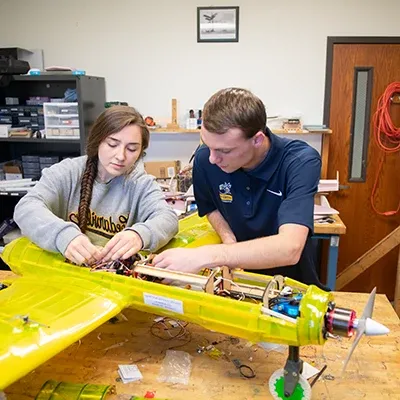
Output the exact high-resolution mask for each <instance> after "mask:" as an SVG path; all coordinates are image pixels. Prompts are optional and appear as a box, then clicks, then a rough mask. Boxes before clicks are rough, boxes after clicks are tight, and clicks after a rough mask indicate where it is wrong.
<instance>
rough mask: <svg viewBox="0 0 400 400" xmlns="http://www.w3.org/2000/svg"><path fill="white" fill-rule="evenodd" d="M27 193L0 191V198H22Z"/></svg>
mask: <svg viewBox="0 0 400 400" xmlns="http://www.w3.org/2000/svg"><path fill="white" fill-rule="evenodd" d="M27 193H28V192H2V191H1V190H0V196H8V197H23V196H25V195H26V194H27Z"/></svg>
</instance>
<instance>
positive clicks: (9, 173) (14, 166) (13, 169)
mask: <svg viewBox="0 0 400 400" xmlns="http://www.w3.org/2000/svg"><path fill="white" fill-rule="evenodd" d="M3 171H4V174H5V176H6V180H13V179H22V168H21V164H20V163H18V162H17V161H9V162H6V163H5V164H4V165H3Z"/></svg>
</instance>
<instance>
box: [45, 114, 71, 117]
mask: <svg viewBox="0 0 400 400" xmlns="http://www.w3.org/2000/svg"><path fill="white" fill-rule="evenodd" d="M46 117H47V118H53V117H57V118H78V117H79V114H47V115H46Z"/></svg>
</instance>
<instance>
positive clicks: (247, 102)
mask: <svg viewBox="0 0 400 400" xmlns="http://www.w3.org/2000/svg"><path fill="white" fill-rule="evenodd" d="M266 120H267V116H266V112H265V107H264V104H263V103H262V101H261V100H260V99H259V98H258V97H256V96H255V95H253V94H252V93H251V92H249V91H248V90H245V89H239V88H229V89H223V90H221V91H219V92H217V93H216V94H214V95H213V96H212V97H211V98H210V99H209V100H208V102H207V103H206V105H205V107H204V111H203V126H202V128H201V139H202V141H203V143H204V144H205V146H202V147H201V148H200V149H199V150H198V151H197V153H196V156H195V161H194V168H193V183H194V194H195V198H196V202H197V205H198V211H199V215H200V216H204V215H207V218H208V220H209V221H210V223H211V225H212V226H213V228H214V229H215V230H216V232H217V233H218V234H219V236H220V237H221V240H222V242H223V243H222V244H219V245H210V246H203V247H200V248H195V249H170V250H166V251H164V252H163V253H161V254H159V255H158V256H156V257H155V259H154V263H155V266H156V267H160V268H166V269H171V270H178V271H184V272H191V273H197V272H199V271H200V270H201V269H202V268H204V267H209V268H212V267H216V266H221V265H227V266H229V267H230V268H245V269H247V270H252V272H258V273H266V274H268V275H274V274H282V275H284V276H290V277H292V278H294V279H297V280H299V281H302V282H304V283H308V284H311V283H313V284H317V285H320V283H319V280H318V277H317V274H316V271H315V266H314V263H313V254H312V253H313V252H312V246H311V239H310V236H311V234H312V231H313V210H314V195H315V193H316V192H317V186H318V182H319V178H320V172H321V159H320V156H319V154H318V152H317V151H316V150H315V149H313V148H312V147H310V146H309V145H308V144H306V143H305V142H302V141H299V140H289V139H286V138H283V137H279V136H276V135H274V134H272V133H271V131H270V130H269V129H268V128H267V127H266Z"/></svg>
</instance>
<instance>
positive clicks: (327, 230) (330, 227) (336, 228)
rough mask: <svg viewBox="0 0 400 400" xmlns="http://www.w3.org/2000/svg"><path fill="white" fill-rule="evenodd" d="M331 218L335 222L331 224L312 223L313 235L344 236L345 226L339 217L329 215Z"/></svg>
mask: <svg viewBox="0 0 400 400" xmlns="http://www.w3.org/2000/svg"><path fill="white" fill-rule="evenodd" d="M331 218H332V219H333V220H334V221H335V222H333V223H331V224H326V223H323V224H321V223H318V222H314V233H315V234H316V235H344V234H345V233H346V225H345V224H344V223H343V221H342V220H341V219H340V217H339V215H331Z"/></svg>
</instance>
